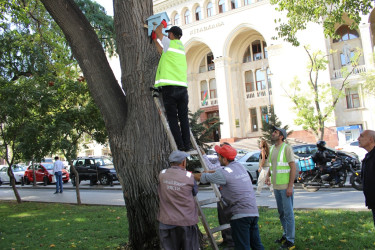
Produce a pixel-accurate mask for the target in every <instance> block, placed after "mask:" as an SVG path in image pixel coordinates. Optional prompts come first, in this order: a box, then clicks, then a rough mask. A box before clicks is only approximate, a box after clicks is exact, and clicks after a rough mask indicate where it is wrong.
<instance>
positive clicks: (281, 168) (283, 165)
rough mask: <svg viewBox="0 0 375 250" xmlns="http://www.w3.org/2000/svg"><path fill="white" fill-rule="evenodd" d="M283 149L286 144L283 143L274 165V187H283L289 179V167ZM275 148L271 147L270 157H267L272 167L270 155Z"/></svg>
mask: <svg viewBox="0 0 375 250" xmlns="http://www.w3.org/2000/svg"><path fill="white" fill-rule="evenodd" d="M285 147H286V143H285V142H283V144H282V145H281V148H280V150H279V154H278V155H277V165H276V176H275V178H276V185H283V184H288V183H289V177H290V166H289V163H288V161H287V159H286V155H285V152H284V150H285ZM274 148H275V146H272V147H271V149H270V156H269V162H270V164H271V166H272V153H273V150H274ZM270 171H271V175H272V167H271V168H270Z"/></svg>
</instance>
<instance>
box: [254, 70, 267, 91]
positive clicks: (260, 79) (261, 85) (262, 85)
mask: <svg viewBox="0 0 375 250" xmlns="http://www.w3.org/2000/svg"><path fill="white" fill-rule="evenodd" d="M256 82H257V90H258V91H260V90H263V89H266V77H265V76H264V71H263V70H260V69H258V70H257V71H256Z"/></svg>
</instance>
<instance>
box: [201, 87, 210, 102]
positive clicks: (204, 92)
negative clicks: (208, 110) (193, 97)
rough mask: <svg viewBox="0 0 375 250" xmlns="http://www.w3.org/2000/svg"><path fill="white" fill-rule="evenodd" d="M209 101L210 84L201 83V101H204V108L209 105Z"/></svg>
mask: <svg viewBox="0 0 375 250" xmlns="http://www.w3.org/2000/svg"><path fill="white" fill-rule="evenodd" d="M208 99H209V93H208V84H207V81H201V101H202V106H207V105H208V101H207V100H208Z"/></svg>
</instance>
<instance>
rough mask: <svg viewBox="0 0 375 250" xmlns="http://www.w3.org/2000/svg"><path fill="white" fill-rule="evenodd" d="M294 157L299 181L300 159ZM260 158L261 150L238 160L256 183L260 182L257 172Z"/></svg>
mask: <svg viewBox="0 0 375 250" xmlns="http://www.w3.org/2000/svg"><path fill="white" fill-rule="evenodd" d="M294 156H295V162H296V177H295V179H296V181H297V179H298V173H299V157H298V156H297V155H294ZM259 157H260V150H257V151H251V152H249V153H247V154H245V155H244V156H242V157H241V158H240V159H238V160H237V161H238V162H239V163H241V164H242V166H244V167H245V169H246V170H247V171H248V172H249V173H250V174H251V177H252V178H253V180H254V182H255V181H257V180H258V174H257V171H258V169H259Z"/></svg>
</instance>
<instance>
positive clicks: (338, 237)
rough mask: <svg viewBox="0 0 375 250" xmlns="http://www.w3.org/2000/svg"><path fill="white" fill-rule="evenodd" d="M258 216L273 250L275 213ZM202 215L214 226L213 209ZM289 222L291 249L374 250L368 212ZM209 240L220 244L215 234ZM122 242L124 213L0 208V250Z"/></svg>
mask: <svg viewBox="0 0 375 250" xmlns="http://www.w3.org/2000/svg"><path fill="white" fill-rule="evenodd" d="M259 213H260V220H259V227H260V234H261V239H262V242H263V244H264V247H265V249H278V245H277V244H275V243H273V241H274V240H275V239H276V238H278V237H280V236H281V232H282V230H281V225H280V222H279V220H278V214H277V211H276V210H275V209H267V208H260V210H259ZM205 214H206V216H207V219H208V221H209V223H210V225H211V226H212V227H214V226H217V217H216V216H217V213H216V209H205ZM295 218H296V246H297V248H296V249H375V230H374V225H373V222H372V214H371V212H370V211H359V212H357V211H348V210H322V209H320V210H295ZM200 228H201V230H202V232H203V231H204V229H203V227H202V226H201V225H200ZM215 237H216V239H217V242H218V243H220V242H221V240H222V239H221V236H220V233H217V234H215ZM127 240H128V222H127V218H126V209H125V207H118V206H86V205H83V206H77V205H68V204H49V203H34V202H24V203H22V204H16V203H15V202H4V201H1V202H0V249H47V248H54V249H66V248H77V249H116V248H118V246H120V245H122V244H124V243H125V242H126V241H127ZM207 249H210V247H207Z"/></svg>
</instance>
